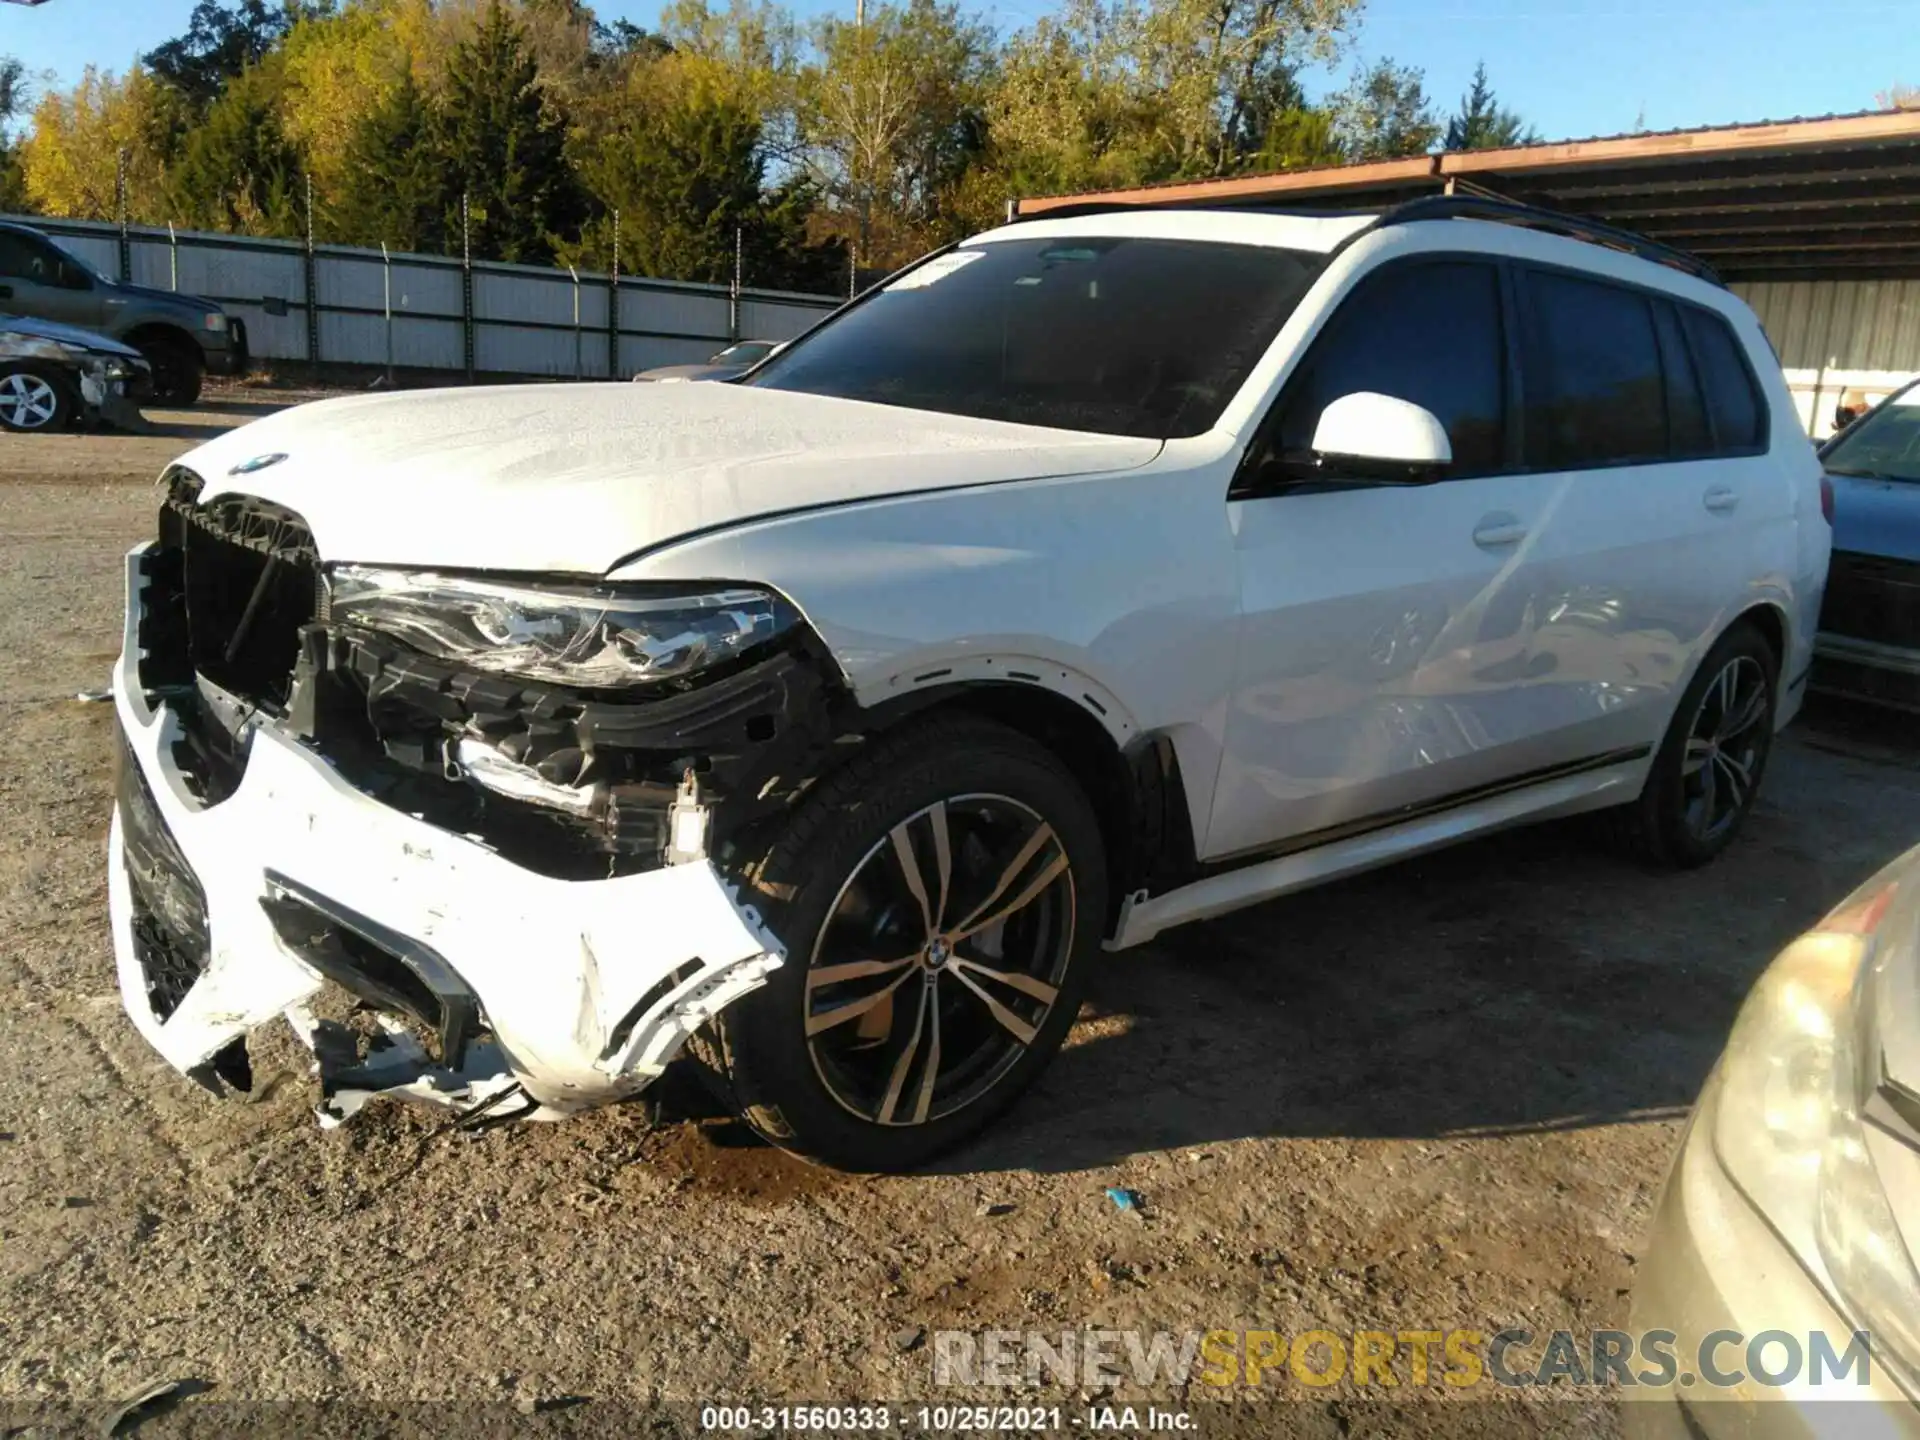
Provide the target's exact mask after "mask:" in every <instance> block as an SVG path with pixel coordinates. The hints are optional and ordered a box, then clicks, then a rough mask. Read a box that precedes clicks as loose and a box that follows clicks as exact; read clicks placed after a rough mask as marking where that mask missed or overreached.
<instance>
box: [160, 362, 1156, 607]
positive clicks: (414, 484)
mask: <svg viewBox="0 0 1920 1440" xmlns="http://www.w3.org/2000/svg"><path fill="white" fill-rule="evenodd" d="M1159 449H1160V445H1159V442H1158V441H1154V440H1134V439H1126V438H1119V437H1114V436H1106V435H1088V434H1082V433H1079V432H1074V431H1065V430H1049V429H1043V428H1041V427H1038V426H1032V425H1011V424H1003V423H1001V422H998V421H992V420H972V419H966V418H964V417H960V416H945V415H928V414H925V413H924V412H921V411H914V410H903V409H899V408H897V407H894V406H888V405H871V404H866V403H863V402H861V401H855V400H834V399H825V398H822V397H819V396H814V395H799V394H791V393H786V392H782V391H774V390H753V389H743V388H741V387H739V386H735V385H673V386H660V385H632V384H606V385H538V386H535V385H515V386H502V387H498V388H479V389H471V390H425V391H413V392H409V393H404V394H382V395H365V396H353V397H350V398H347V399H340V400H323V401H320V402H319V403H317V404H312V405H302V406H298V407H296V408H294V409H291V410H285V411H282V412H280V413H279V414H277V415H272V416H269V417H268V418H266V419H264V420H259V421H256V422H254V423H253V424H251V425H247V426H243V427H242V428H240V429H238V430H234V431H230V432H228V433H227V434H225V435H222V436H221V437H219V438H218V439H216V440H214V441H212V442H211V443H209V444H207V445H203V446H201V447H200V448H199V449H197V450H195V451H193V452H191V453H190V454H188V455H186V456H185V457H183V458H182V460H181V462H180V463H181V464H183V465H185V466H186V467H187V468H189V469H191V470H193V471H194V472H195V473H196V474H198V475H200V476H202V477H203V478H204V479H205V480H206V481H207V489H206V492H205V498H209V499H210V498H212V497H213V496H215V495H218V494H220V493H222V492H225V491H233V492H239V493H246V494H251V495H258V496H261V497H262V498H264V499H268V500H273V501H276V502H278V503H279V504H282V505H286V506H288V507H290V508H292V509H294V510H297V511H298V512H299V513H300V514H301V515H302V516H304V517H305V518H306V521H307V523H308V525H309V526H311V527H312V530H313V534H314V539H315V541H316V542H317V543H318V545H319V547H320V553H321V554H322V556H324V557H325V558H326V559H327V560H329V561H357V562H360V563H364V564H396V565H432V566H440V567H446V568H453V567H461V568H470V569H479V570H486V569H493V570H519V571H549V572H570V573H573V574H589V575H599V574H602V573H604V572H605V571H607V570H608V569H609V568H611V567H612V566H614V565H615V564H617V563H618V562H619V561H620V560H622V559H623V558H624V557H626V556H629V555H632V554H633V553H634V552H636V551H639V550H644V549H646V548H647V547H649V546H652V545H658V544H660V543H661V542H663V541H667V540H671V539H674V538H676V537H679V536H684V535H687V534H689V533H693V532H698V531H702V530H709V529H714V528H723V527H727V526H731V525H736V524H738V523H739V522H741V521H743V520H748V519H753V518H756V517H759V516H764V515H771V514H778V513H781V512H783V511H795V510H805V509H808V508H811V507H817V506H826V505H844V504H848V503H850V502H856V501H863V500H874V499H878V498H881V497H883V496H887V495H898V494H903V493H909V492H914V491H926V490H940V489H951V488H955V487H960V486H979V485H996V484H1000V483H1003V482H1006V481H1009V480H1022V479H1027V478H1030V477H1032V476H1035V475H1071V474H1085V473H1088V472H1093V471H1103V470H1120V469H1127V468H1129V467H1132V466H1136V465H1141V464H1144V463H1146V462H1147V461H1149V460H1151V459H1152V458H1153V457H1154V455H1155V454H1156V453H1158V451H1159ZM276 451H279V452H284V453H285V454H286V456H287V457H288V458H287V459H286V460H285V461H284V462H283V463H281V464H278V465H275V466H274V467H273V468H272V469H270V470H264V471H261V472H260V473H258V474H255V475H244V476H235V477H232V478H229V477H228V474H227V472H228V471H229V470H231V469H232V468H233V466H235V465H236V464H239V463H241V462H243V461H245V460H248V459H251V458H252V457H254V456H256V455H261V454H267V453H271V452H276ZM715 578H724V577H715Z"/></svg>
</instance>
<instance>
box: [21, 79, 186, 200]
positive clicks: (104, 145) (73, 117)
mask: <svg viewBox="0 0 1920 1440" xmlns="http://www.w3.org/2000/svg"><path fill="white" fill-rule="evenodd" d="M181 104H182V102H181V100H180V98H179V96H178V95H177V94H176V93H175V92H174V91H173V90H171V89H170V88H169V87H167V86H165V85H161V84H159V83H158V82H156V81H155V80H154V78H153V77H152V76H151V75H149V74H148V73H147V72H146V71H145V70H144V69H143V68H142V67H140V66H138V65H135V66H133V67H132V68H131V69H130V70H128V71H127V73H126V74H125V75H124V76H114V75H107V74H102V73H101V72H100V71H98V70H95V69H93V68H92V67H91V66H89V67H88V68H87V70H86V71H85V73H84V74H82V75H81V77H80V81H79V83H78V84H76V85H75V86H74V87H73V88H72V89H71V90H67V91H57V90H49V91H48V92H47V93H46V94H44V95H42V96H41V97H40V100H39V102H38V103H37V104H36V105H35V106H34V107H33V120H32V124H31V126H30V128H29V129H28V132H27V137H26V139H24V140H23V141H21V142H20V146H19V160H20V168H21V174H22V178H23V180H24V182H25V186H26V192H27V198H28V200H29V201H30V203H31V204H32V206H33V207H34V208H35V209H37V210H40V211H42V212H44V213H46V214H48V215H64V216H70V217H72V218H74V219H77V220H112V219H115V218H117V217H118V214H119V210H118V207H117V204H116V200H115V196H116V192H117V188H118V179H119V172H120V157H121V155H122V154H123V153H124V155H125V157H126V197H127V215H128V218H130V219H132V220H135V221H142V222H158V221H164V220H166V219H168V218H169V213H168V212H169V208H170V207H169V206H168V204H167V189H166V167H167V163H168V162H169V161H170V160H171V159H172V158H173V154H174V151H175V148H176V146H177V144H178V137H179V134H180V132H181V131H182V129H183V128H184V117H183V116H182V114H181Z"/></svg>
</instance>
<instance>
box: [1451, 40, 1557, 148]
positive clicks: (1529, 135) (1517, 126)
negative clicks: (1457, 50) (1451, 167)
mask: <svg viewBox="0 0 1920 1440" xmlns="http://www.w3.org/2000/svg"><path fill="white" fill-rule="evenodd" d="M1539 138H1540V137H1539V136H1538V135H1536V134H1534V132H1533V130H1532V129H1531V128H1529V127H1528V125H1527V123H1526V122H1525V121H1524V120H1522V119H1521V118H1520V117H1519V116H1518V115H1516V114H1515V113H1514V112H1513V111H1511V110H1507V109H1503V108H1502V107H1501V105H1500V103H1499V102H1498V101H1497V100H1495V99H1494V97H1493V86H1491V85H1490V84H1488V83H1487V63H1486V61H1484V60H1483V61H1481V62H1480V63H1479V64H1478V65H1476V66H1474V69H1473V88H1472V89H1471V90H1469V91H1467V93H1466V94H1465V95H1463V96H1461V98H1460V109H1459V111H1458V112H1457V113H1456V114H1455V115H1454V116H1453V117H1452V118H1451V119H1449V120H1448V121H1447V138H1446V142H1445V144H1446V148H1447V149H1449V150H1503V149H1505V148H1507V147H1508V146H1511V145H1531V144H1532V143H1533V142H1534V141H1535V140H1538V139H1539Z"/></svg>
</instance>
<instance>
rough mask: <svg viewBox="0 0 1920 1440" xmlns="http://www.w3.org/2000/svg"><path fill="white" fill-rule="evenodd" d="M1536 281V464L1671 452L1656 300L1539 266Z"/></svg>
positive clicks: (1626, 460) (1529, 374)
mask: <svg viewBox="0 0 1920 1440" xmlns="http://www.w3.org/2000/svg"><path fill="white" fill-rule="evenodd" d="M1526 285H1527V293H1528V298H1529V308H1530V311H1531V314H1532V318H1533V332H1534V341H1533V345H1532V347H1531V349H1530V352H1529V356H1530V358H1529V363H1528V366H1527V371H1526V394H1527V405H1526V437H1527V438H1526V450H1527V463H1528V464H1529V465H1530V466H1531V467H1533V468H1535V469H1543V470H1576V469H1582V468H1586V467H1590V466H1600V465H1620V464H1630V463H1632V462H1635V461H1656V460H1663V459H1665V458H1666V456H1667V395H1666V379H1665V376H1664V374H1663V372H1662V370H1661V366H1660V345H1659V341H1658V339H1657V338H1656V335H1655V332H1654V320H1653V304H1652V302H1651V301H1650V300H1649V299H1648V298H1647V296H1645V295H1643V294H1642V293H1640V292H1639V291H1637V290H1629V289H1626V288H1624V287H1621V286H1617V285H1608V284H1605V283H1602V282H1598V281H1592V280H1584V279H1580V278H1578V277H1575V276H1572V275H1563V274H1559V273H1557V272H1554V271H1547V270H1533V271H1529V272H1528V273H1527V276H1526Z"/></svg>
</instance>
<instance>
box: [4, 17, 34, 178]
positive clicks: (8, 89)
mask: <svg viewBox="0 0 1920 1440" xmlns="http://www.w3.org/2000/svg"><path fill="white" fill-rule="evenodd" d="M26 108H27V67H26V66H25V65H23V64H21V62H20V61H18V60H16V59H14V57H13V56H11V55H0V213H7V212H12V213H15V214H17V213H19V212H20V211H22V210H26V209H28V208H29V206H30V204H31V202H30V201H29V200H28V198H27V176H26V171H25V170H24V169H23V168H22V167H21V164H20V147H19V146H18V145H17V144H16V143H15V142H14V141H12V140H10V139H8V138H7V130H8V128H9V127H10V126H11V125H12V124H13V122H14V120H15V119H16V118H17V117H18V116H19V115H20V114H21V112H22V111H24V110H25V109H26Z"/></svg>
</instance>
